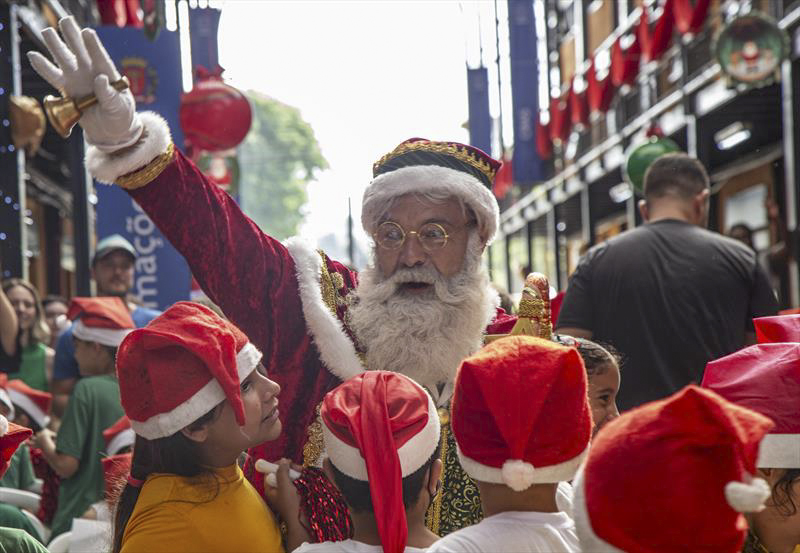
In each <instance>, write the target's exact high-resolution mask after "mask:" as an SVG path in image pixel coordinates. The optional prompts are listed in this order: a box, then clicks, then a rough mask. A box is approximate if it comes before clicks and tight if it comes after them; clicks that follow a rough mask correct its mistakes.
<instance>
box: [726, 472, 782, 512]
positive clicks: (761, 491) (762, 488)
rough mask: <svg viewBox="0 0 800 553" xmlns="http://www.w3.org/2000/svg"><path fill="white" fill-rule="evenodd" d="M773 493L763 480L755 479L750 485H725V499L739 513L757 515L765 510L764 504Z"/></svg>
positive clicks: (736, 483) (735, 483)
mask: <svg viewBox="0 0 800 553" xmlns="http://www.w3.org/2000/svg"><path fill="white" fill-rule="evenodd" d="M771 493H772V492H771V491H770V489H769V484H767V482H766V481H765V480H764V479H763V478H753V479H752V480H751V481H750V483H749V484H745V483H744V482H728V483H727V484H725V499H726V500H727V501H728V505H730V506H731V507H733V508H734V509H735V510H736V511H737V512H739V513H757V512H759V511H761V510H763V509H764V502H765V501H766V500H767V498H768V497H769V496H770V494H771Z"/></svg>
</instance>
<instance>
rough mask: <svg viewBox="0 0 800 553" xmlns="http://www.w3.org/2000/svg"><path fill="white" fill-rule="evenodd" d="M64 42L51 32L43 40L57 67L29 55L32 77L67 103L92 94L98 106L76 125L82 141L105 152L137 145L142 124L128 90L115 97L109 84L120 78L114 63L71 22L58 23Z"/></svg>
mask: <svg viewBox="0 0 800 553" xmlns="http://www.w3.org/2000/svg"><path fill="white" fill-rule="evenodd" d="M58 27H59V29H60V30H61V35H62V36H63V37H64V40H62V39H61V38H60V37H59V36H58V33H57V32H56V31H55V29H53V28H52V27H48V28H47V29H45V30H43V31H42V39H43V40H44V42H45V45H46V46H47V49H48V50H49V51H50V54H51V55H52V57H53V60H54V61H55V64H54V63H53V62H51V61H49V60H48V59H47V58H45V57H44V56H43V55H41V54H40V53H38V52H28V59H29V60H30V62H31V65H32V66H33V68H34V69H35V70H36V72H37V73H38V74H39V75H41V77H42V78H43V79H44V80H46V81H47V82H48V83H50V84H51V85H52V86H53V87H54V88H57V89H58V90H60V91H61V92H62V93H63V94H65V95H67V96H70V97H71V98H74V99H78V98H81V97H83V96H87V95H90V94H94V95H95V96H96V97H97V100H98V103H97V104H96V105H94V106H92V107H90V108H88V109H87V110H86V111H85V112H84V113H83V115H82V117H81V119H80V121H79V123H80V125H81V127H83V130H84V133H85V136H86V141H87V142H89V143H90V144H92V145H94V146H96V147H97V148H98V149H99V150H101V151H103V152H113V151H116V150H120V149H122V148H125V147H128V146H131V145H133V144H135V143H136V142H137V141H138V140H139V137H140V136H141V135H142V129H143V126H142V122H141V120H140V118H139V116H138V114H137V113H136V102H135V101H134V99H133V94H131V91H130V90H127V89H126V90H123V91H122V92H118V91H117V90H115V89H114V88H113V87H112V86H111V85H110V84H109V83H110V82H114V81H117V80H119V79H120V74H119V72H118V71H117V68H116V67H115V66H114V62H112V61H111V58H110V57H109V55H108V52H106V49H105V47H103V44H102V43H101V42H100V39H99V38H98V37H97V33H95V31H94V30H93V29H83V30H82V31H81V29H80V28H79V27H78V24H77V23H75V19H74V18H73V17H65V18H64V19H62V20H61V21H59V22H58Z"/></svg>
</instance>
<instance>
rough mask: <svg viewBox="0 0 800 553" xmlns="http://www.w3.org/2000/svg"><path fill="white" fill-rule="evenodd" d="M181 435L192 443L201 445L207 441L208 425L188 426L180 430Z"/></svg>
mask: <svg viewBox="0 0 800 553" xmlns="http://www.w3.org/2000/svg"><path fill="white" fill-rule="evenodd" d="M181 434H183V435H184V436H186V437H187V438H189V439H190V440H192V441H193V442H197V443H199V444H202V443H204V442H205V441H206V440H207V439H208V425H207V424H201V425H190V426H187V427H185V428H181Z"/></svg>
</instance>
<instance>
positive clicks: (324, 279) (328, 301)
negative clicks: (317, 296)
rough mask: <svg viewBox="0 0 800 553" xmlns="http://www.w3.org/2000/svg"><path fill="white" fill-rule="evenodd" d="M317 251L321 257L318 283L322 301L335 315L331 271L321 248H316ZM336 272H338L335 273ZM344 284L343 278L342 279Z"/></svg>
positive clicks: (334, 293)
mask: <svg viewBox="0 0 800 553" xmlns="http://www.w3.org/2000/svg"><path fill="white" fill-rule="evenodd" d="M317 253H318V254H319V256H320V257H321V258H322V274H321V275H320V285H321V286H322V301H324V302H325V305H327V306H328V309H330V310H331V313H333V316H334V317H335V316H336V289H335V288H334V285H333V278H331V273H330V272H329V271H328V262H327V260H326V259H325V254H324V253H323V252H322V250H317ZM337 274H338V273H337ZM342 284H344V280H343V281H342Z"/></svg>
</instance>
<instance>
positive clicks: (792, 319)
mask: <svg viewBox="0 0 800 553" xmlns="http://www.w3.org/2000/svg"><path fill="white" fill-rule="evenodd" d="M753 325H754V326H755V327H756V337H757V338H758V343H759V344H768V343H774V342H800V314H797V315H775V316H774V317H759V318H757V319H753Z"/></svg>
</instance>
